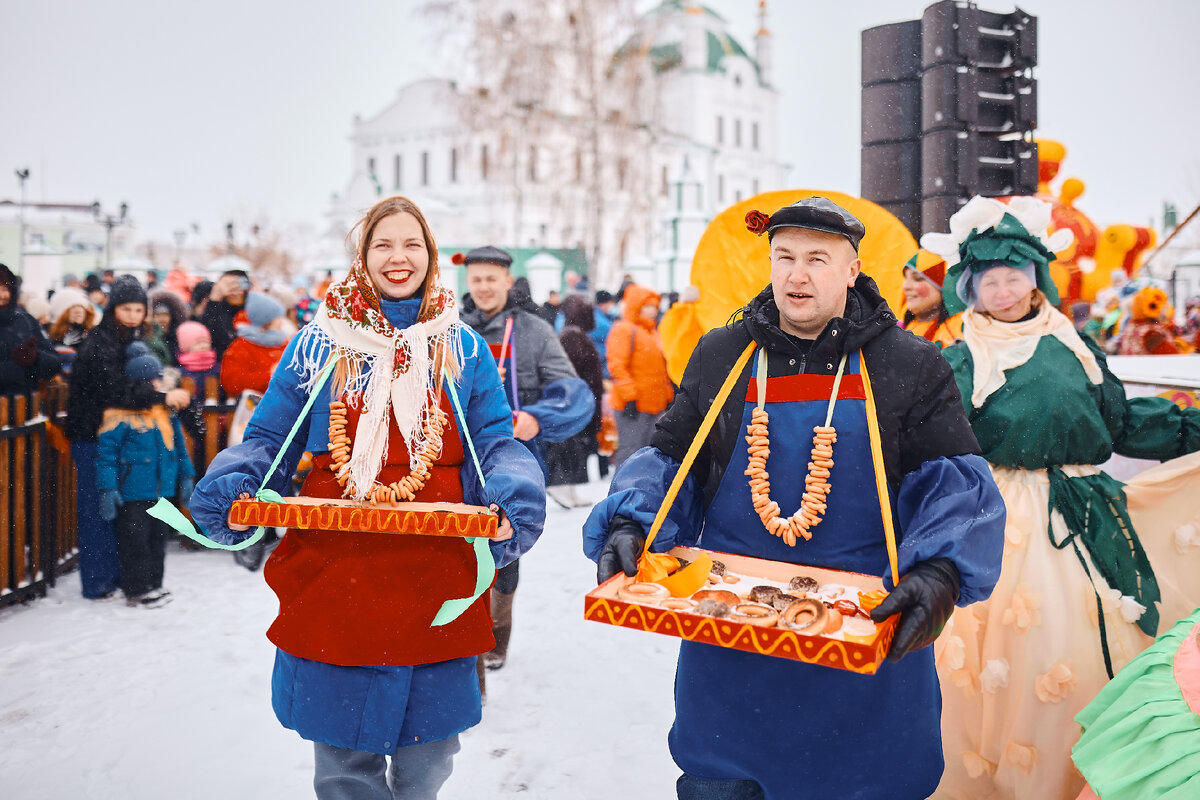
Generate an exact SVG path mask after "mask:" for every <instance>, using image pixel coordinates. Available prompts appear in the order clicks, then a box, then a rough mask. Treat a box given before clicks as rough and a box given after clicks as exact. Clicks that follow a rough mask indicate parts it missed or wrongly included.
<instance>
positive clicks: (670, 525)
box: [583, 447, 704, 561]
mask: <svg viewBox="0 0 1200 800" xmlns="http://www.w3.org/2000/svg"><path fill="white" fill-rule="evenodd" d="M680 466H681V465H680V463H679V462H678V461H676V460H675V459H673V458H671V457H670V456H668V455H667V454H665V453H663V452H662V451H661V450H659V449H657V448H655V447H643V448H642V449H640V450H638V451H637V452H635V453H634V454H633V455H632V456H630V457H629V458H628V459H626V461H625V463H624V464H622V465H621V466H620V467H618V468H617V471H616V474H614V475H613V479H612V484H611V485H610V486H609V490H608V497H606V498H604V499H603V500H601V501H600V502H599V503H597V504H596V506H595V507H594V508H593V509H592V513H591V514H590V515H589V516H588V519H587V522H586V523H584V526H583V552H584V554H585V555H586V556H587V557H588V558H590V559H592V560H593V561H595V560H596V559H598V558H599V557H600V549H601V548H602V547H603V546H604V541H605V539H607V538H608V526H609V524H610V523H611V522H612V518H613V517H614V516H616V515H617V514H620V515H622V516H625V517H628V518H630V519H632V520H633V521H634V522H636V523H638V524H639V525H641V526H642V530H643V531H649V530H650V526H651V525H652V524H653V522H654V517H655V516H656V515H657V514H658V507H659V506H660V505H661V504H662V501H663V498H664V497H666V495H667V488H668V487H669V486H670V485H671V481H673V480H674V479H675V475H676V473H678V472H679V468H680ZM702 497H703V492H701V491H700V489H699V486H698V484H697V482H696V479H695V478H694V477H693V476H692V475H688V476H687V477H686V478H685V479H684V481H683V486H682V487H681V488H680V490H679V495H678V496H677V497H676V498H675V502H674V503H673V504H672V505H671V510H670V511H669V512H667V518H666V519H665V520H664V521H663V526H662V529H661V530H660V531H659V532H658V535H657V536H656V537H654V544H653V545H652V546H651V550H653V551H654V552H656V553H665V552H666V551H667V550H670V549H671V548H672V547H675V546H676V545H694V544H695V543H696V542H697V541H698V540H699V538H700V528H701V524H702V522H703V520H704V503H703V501H702Z"/></svg>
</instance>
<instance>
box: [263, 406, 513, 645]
mask: <svg viewBox="0 0 1200 800" xmlns="http://www.w3.org/2000/svg"><path fill="white" fill-rule="evenodd" d="M441 407H442V410H443V411H445V412H446V413H447V414H448V415H449V417H450V424H449V425H447V426H446V430H445V431H444V433H443V437H442V441H443V444H442V454H441V456H440V457H439V458H438V459H437V461H436V462H434V465H433V467H432V469H431V471H430V472H431V474H430V476H429V479H428V480H427V481H426V483H425V486H424V488H422V489H421V491H420V493H418V495H417V500H418V501H420V502H436V501H439V500H442V501H447V502H455V503H461V502H462V501H463V492H462V483H461V478H460V472H459V469H460V467H461V466H462V463H463V447H462V441H461V440H460V439H459V436H458V425H457V421H456V419H455V417H454V413H453V410H452V409H451V408H450V405H449V403H448V401H447V398H446V395H445V393H443V394H442V398H441ZM347 411H348V420H347V425H346V429H347V431H351V432H353V431H354V430H355V429H356V427H357V425H358V418H359V413H358V412H357V411H355V410H354V409H353V408H348V409H347ZM388 427H389V435H388V452H387V456H386V458H385V461H384V467H383V469H381V470H380V472H379V476H378V478H377V480H378V481H379V482H381V483H384V484H390V483H392V482H394V481H398V480H400V479H401V478H403V477H404V476H405V475H407V474H408V473H409V469H408V447H407V446H405V443H404V437H403V436H401V435H400V431H399V429H397V427H396V420H395V418H394V417H392V416H391V415H390V414H389V419H388ZM301 493H302V494H304V495H305V496H308V497H341V495H342V488H341V487H340V486H338V483H337V480H336V478H335V477H334V474H333V472H332V470H331V469H330V460H329V455H328V454H321V455H319V456H317V457H316V458H315V459H314V466H313V470H312V472H310V473H309V475H308V479H307V480H305V482H304V488H303V489H302V490H301ZM475 575H476V565H475V554H474V551H473V550H472V548H471V545H469V544H467V542H466V540H465V539H459V538H451V537H442V536H415V535H414V536H406V535H394V534H387V533H347V532H343V531H311V530H310V531H303V530H295V529H292V530H289V531H288V533H287V535H286V536H285V537H283V541H282V542H280V544H279V546H278V547H277V548H275V552H274V553H272V555H271V558H270V560H268V561H267V564H266V566H265V567H264V569H263V576H264V577H265V578H266V581H267V584H268V585H269V586H270V587H271V589H273V590H274V592H275V594H276V595H277V596H278V597H279V616H278V617H277V618H276V619H275V622H274V624H273V625H271V628H270V630H268V631H267V638H269V639H270V640H271V641H272V642H273V643H274V644H275V645H276V646H277V647H278V648H279V649H281V650H283V651H284V652H286V653H290V654H291V655H294V656H299V657H300V658H307V659H309V660H312V661H321V662H324V663H327V664H337V665H340V666H410V665H415V664H431V663H435V662H438V661H448V660H450V659H452V658H461V657H463V656H474V655H479V654H480V653H485V652H487V651H489V650H491V649H492V648H493V647H494V646H495V644H496V642H495V639H494V638H493V636H492V619H491V614H490V611H489V608H488V605H487V598H488V595H489V593H488V592H484V593H483V594H482V595H481V596H480V598H479V599H478V600H477V601H475V603H473V604H472V605H471V607H470V608H468V609H467V610H466V611H465V612H463V614H462V615H461V616H460V617H459V618H458V619H456V620H454V621H453V622H450V623H449V624H446V625H442V626H439V627H436V628H432V627H430V625H429V623H430V622H432V621H433V618H434V616H435V615H436V614H437V612H438V609H440V608H441V606H442V603H443V602H444V601H446V600H449V599H451V598H455V597H469V596H470V595H471V593H472V592H473V591H474V590H475Z"/></svg>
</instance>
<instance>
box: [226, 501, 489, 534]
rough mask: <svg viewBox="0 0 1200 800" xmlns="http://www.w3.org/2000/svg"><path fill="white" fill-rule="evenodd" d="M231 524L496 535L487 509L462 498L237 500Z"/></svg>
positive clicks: (377, 531) (353, 530) (400, 532)
mask: <svg viewBox="0 0 1200 800" xmlns="http://www.w3.org/2000/svg"><path fill="white" fill-rule="evenodd" d="M229 523H230V524H231V525H250V526H254V527H257V526H259V525H262V526H266V527H272V528H299V529H301V530H325V531H345V532H359V533H398V534H414V535H418V536H460V537H476V536H482V537H483V538H485V539H494V538H496V534H497V529H498V517H497V515H496V513H495V512H493V511H492V510H491V509H488V508H485V507H483V506H472V505H466V504H464V503H377V504H374V505H372V504H370V503H358V502H355V501H353V500H344V499H340V498H336V499H335V498H321V497H286V498H284V500H283V502H282V503H264V502H260V501H257V500H237V501H235V502H234V504H233V507H232V508H231V509H230V510H229Z"/></svg>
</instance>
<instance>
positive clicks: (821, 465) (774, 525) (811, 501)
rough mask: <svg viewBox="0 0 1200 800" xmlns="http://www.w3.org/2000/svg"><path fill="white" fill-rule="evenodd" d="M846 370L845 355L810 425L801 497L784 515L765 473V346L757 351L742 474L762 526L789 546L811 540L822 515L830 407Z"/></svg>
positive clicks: (831, 433) (829, 457)
mask: <svg viewBox="0 0 1200 800" xmlns="http://www.w3.org/2000/svg"><path fill="white" fill-rule="evenodd" d="M845 369H846V356H845V355H843V356H842V360H841V362H840V363H839V364H838V369H837V375H835V376H834V378H833V392H832V393H831V394H830V396H829V410H828V411H827V412H826V414H825V424H824V425H817V426H815V427H814V428H813V446H812V450H811V451H810V459H809V462H808V474H807V475H805V477H804V497H803V498H802V499H801V501H800V507H799V508H798V509H796V511H795V513H793V514H792V515H791V516H790V517H783V516H782V513H781V511H780V508H779V503H777V502H775V501H774V500H772V499H771V482H770V477H771V476H770V474H769V473H768V472H767V457H768V456H769V455H770V454H771V438H770V432H769V423H770V415H769V414H768V413H767V409H766V402H767V351H766V349H765V348H759V351H758V381H757V385H758V404H757V405H756V406H755V408H754V410H753V411H752V412H751V413H750V424H749V425H747V426H746V433H747V436H746V444H747V446H748V453H749V456H750V458H749V464H748V466H747V467H746V471H745V473H744V474H745V475H746V476H747V477H748V478H749V479H750V480H749V483H750V499H751V500H752V501H753V503H754V510H755V512H757V513H758V516H759V519H761V520H762V523H763V527H764V528H766V529H767V530H768V531H769V532H770V533H771V534H772V535H774V536H778V537H780V538H782V539H783V541H784V542H785V543H786V544H787V546H788V547H795V546H796V541H797V539H800V538H803V539H804V540H805V541H808V540H809V539H812V529H813V528H815V527H817V525H819V524H821V520H822V518H823V515H824V514H825V510H826V500H827V498H828V496H829V489H830V485H829V475H830V470H832V469H833V444H834V442H836V441H837V429H836V428H834V427H833V425H832V422H833V406H834V403H835V402H836V401H837V396H838V387H839V386H841V383H842V373H843V372H844V371H845Z"/></svg>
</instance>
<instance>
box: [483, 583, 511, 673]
mask: <svg viewBox="0 0 1200 800" xmlns="http://www.w3.org/2000/svg"><path fill="white" fill-rule="evenodd" d="M515 596H516V592H514V593H513V594H501V593H500V592H497V591H496V590H495V589H493V590H492V635H493V636H495V637H496V647H495V649H494V650H492V651H491V652H490V653H484V655H483V661H484V664H485V666H487V668H488V669H491V670H496V669H500V668H501V667H503V666H504V661H505V659H506V658H507V657H508V639H509V637H510V636H511V635H512V610H513V597H515Z"/></svg>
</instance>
